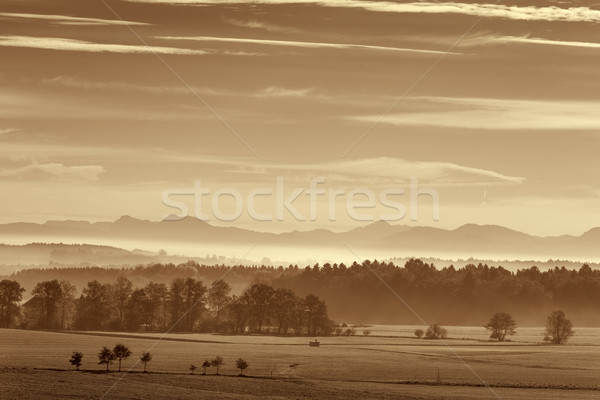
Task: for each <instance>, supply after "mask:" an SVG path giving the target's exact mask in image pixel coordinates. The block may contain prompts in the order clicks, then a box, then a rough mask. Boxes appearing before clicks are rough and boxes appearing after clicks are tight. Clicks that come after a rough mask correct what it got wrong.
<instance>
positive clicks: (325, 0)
mask: <svg viewBox="0 0 600 400" xmlns="http://www.w3.org/2000/svg"><path fill="white" fill-rule="evenodd" d="M127 1H130V2H135V3H157V4H158V3H161V4H172V5H198V4H314V5H318V6H323V7H341V8H361V9H364V10H368V11H375V12H394V13H414V14H425V13H427V14H463V15H473V16H479V17H488V18H507V19H512V20H521V21H568V22H598V21H600V10H594V9H591V8H589V7H569V8H563V7H557V6H546V7H535V6H517V5H510V6H509V5H503V4H484V3H458V2H457V3H455V2H439V3H438V2H431V1H430V2H410V3H396V2H391V1H361V0H321V1H319V0H245V1H244V0H174V1H170V0H127Z"/></svg>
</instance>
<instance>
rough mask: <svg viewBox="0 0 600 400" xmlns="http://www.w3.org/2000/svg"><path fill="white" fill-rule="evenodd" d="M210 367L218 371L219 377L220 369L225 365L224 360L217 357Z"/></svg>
mask: <svg viewBox="0 0 600 400" xmlns="http://www.w3.org/2000/svg"><path fill="white" fill-rule="evenodd" d="M210 365H211V366H213V367H215V368H216V369H217V375H219V367H220V366H221V365H223V358H222V357H219V356H217V357H215V358H214V360H212V361H211V362H210Z"/></svg>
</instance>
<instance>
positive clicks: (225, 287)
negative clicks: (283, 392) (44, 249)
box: [0, 276, 334, 336]
mask: <svg viewBox="0 0 600 400" xmlns="http://www.w3.org/2000/svg"><path fill="white" fill-rule="evenodd" d="M24 291H25V289H24V288H22V287H21V286H20V284H19V283H18V282H16V281H10V280H3V281H1V282H0V310H1V311H2V314H1V317H2V323H3V325H2V326H4V327H9V326H14V327H21V328H31V329H76V330H112V331H123V330H126V331H166V330H169V331H173V332H222V333H230V334H243V333H258V334H264V333H270V334H279V335H297V336H300V335H310V336H316V335H328V334H330V333H331V332H332V330H333V328H334V324H333V322H332V321H331V320H330V319H329V316H328V312H327V305H326V304H325V302H324V301H323V300H322V299H320V298H318V297H317V296H314V295H312V294H309V295H307V296H304V297H300V296H298V295H296V294H295V293H294V292H293V291H292V290H290V289H286V288H278V289H275V288H273V287H272V286H269V285H266V284H262V283H257V284H253V285H251V286H249V287H248V288H246V289H245V290H244V291H243V292H242V293H241V294H240V295H238V296H236V295H232V294H231V287H230V285H229V284H228V283H227V282H225V281H224V280H222V279H219V280H216V281H214V282H213V283H212V284H211V285H210V286H207V285H206V284H205V283H204V282H202V281H201V280H199V279H194V278H187V279H183V278H176V279H174V280H173V281H172V282H171V283H170V284H169V285H167V284H165V283H155V282H149V283H148V284H146V285H145V286H143V287H134V285H133V283H132V282H131V281H130V280H129V279H127V278H126V277H123V276H121V277H118V278H117V279H116V281H115V282H112V283H100V282H99V281H97V280H93V281H90V282H88V283H87V285H86V286H85V287H84V288H83V289H82V291H81V294H80V296H79V297H76V292H77V291H76V288H75V287H74V286H73V285H72V284H71V283H70V282H69V281H58V280H56V279H54V280H49V281H43V282H39V283H37V284H36V285H35V287H34V288H33V290H32V291H31V294H32V296H33V297H32V298H31V299H30V300H29V301H27V302H26V303H25V304H23V305H19V302H20V301H21V300H22V296H23V293H24Z"/></svg>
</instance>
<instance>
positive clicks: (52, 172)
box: [0, 161, 104, 181]
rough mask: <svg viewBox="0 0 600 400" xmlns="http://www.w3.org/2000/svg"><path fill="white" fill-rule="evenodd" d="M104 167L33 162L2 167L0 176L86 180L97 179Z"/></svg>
mask: <svg viewBox="0 0 600 400" xmlns="http://www.w3.org/2000/svg"><path fill="white" fill-rule="evenodd" d="M103 172H104V167H102V166H99V165H75V166H66V165H64V164H61V163H45V164H38V163H37V162H35V161H33V162H31V164H28V165H25V166H20V167H15V168H0V178H19V179H38V178H42V179H43V178H44V177H48V176H50V177H51V178H53V179H57V180H86V181H96V180H98V177H99V175H100V174H102V173H103Z"/></svg>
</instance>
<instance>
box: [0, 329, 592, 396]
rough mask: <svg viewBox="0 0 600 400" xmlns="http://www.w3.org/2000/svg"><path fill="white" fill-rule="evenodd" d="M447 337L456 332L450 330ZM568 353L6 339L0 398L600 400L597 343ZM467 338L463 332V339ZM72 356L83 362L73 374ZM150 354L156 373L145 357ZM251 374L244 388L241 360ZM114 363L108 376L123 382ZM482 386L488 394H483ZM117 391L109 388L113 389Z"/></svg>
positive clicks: (351, 340) (424, 345)
mask: <svg viewBox="0 0 600 400" xmlns="http://www.w3.org/2000/svg"><path fill="white" fill-rule="evenodd" d="M449 330H450V331H451V332H453V331H455V332H460V330H458V329H454V328H449ZM595 331H596V330H590V331H589V332H588V333H589V335H588V340H584V341H583V342H587V343H582V344H578V343H576V342H575V341H573V343H571V344H567V345H562V346H547V345H540V344H535V343H530V342H527V341H524V342H519V341H515V342H511V343H503V344H496V343H491V342H483V341H481V340H479V339H477V340H469V339H464V336H463V335H461V334H458V336H459V337H460V338H459V339H453V338H450V339H448V340H447V341H446V344H447V345H444V344H442V343H440V342H432V341H425V340H417V339H412V338H407V337H377V336H368V337H365V336H354V337H353V336H350V337H327V338H321V339H320V341H321V346H320V347H317V348H313V347H309V346H308V345H307V342H308V339H307V338H282V337H268V336H222V335H209V334H187V335H177V334H171V335H167V336H166V337H165V338H163V339H162V340H158V338H159V337H160V335H157V334H135V335H127V334H121V335H119V334H112V333H92V334H90V333H85V334H76V333H61V332H42V331H21V330H6V329H3V330H0V387H1V388H2V390H1V391H0V398H1V399H17V398H19V399H46V398H49V399H50V398H78V399H79V398H85V399H100V398H103V399H143V398H153V399H156V398H164V399H166V398H178V399H187V398H190V399H191V398H196V399H197V398H210V399H236V398H240V399H241V398H255V397H256V398H259V397H260V398H279V399H281V398H315V399H317V398H319V399H321V398H322V399H338V398H339V399H342V398H343V399H347V398H355V399H379V398H381V399H387V398H390V399H391V398H394V399H398V398H401V399H402V398H406V399H413V398H414V399H442V398H444V399H469V398H472V399H486V398H489V399H495V398H501V399H541V398H544V399H566V398H569V399H571V398H572V399H588V398H589V399H596V398H599V396H600V344H599V343H597V342H596V341H594V340H593V338H595V337H596V336H595V334H594V332H595ZM461 333H464V332H461ZM117 342H123V343H125V344H126V345H127V346H129V348H130V349H131V350H132V351H133V356H132V357H131V358H129V359H128V360H126V361H125V362H124V363H123V371H128V370H129V371H130V373H127V374H125V373H120V374H119V373H117V372H111V373H109V374H105V373H101V371H102V370H103V369H104V366H100V365H97V357H96V355H97V353H98V351H99V349H100V348H101V347H102V346H108V347H113V346H114V345H115V344H116V343H117ZM73 351H80V352H82V353H83V354H84V359H83V365H82V370H83V371H80V372H74V371H71V369H72V368H71V365H70V364H69V363H68V359H69V357H70V355H71V353H72V352H73ZM144 351H151V353H152V355H153V357H154V358H153V360H152V361H151V362H150V363H149V364H148V370H149V371H150V373H148V374H142V373H141V371H142V370H143V367H142V365H141V364H140V363H137V358H138V357H139V355H140V354H141V353H142V352H144ZM215 356H221V357H223V359H224V360H225V364H224V365H223V367H222V368H221V370H220V374H221V376H214V373H215V371H214V369H213V368H210V369H209V370H208V371H207V373H208V374H209V375H208V376H191V375H190V373H189V370H188V368H189V366H190V364H195V365H197V366H198V370H197V372H196V374H199V372H201V368H200V366H201V365H202V362H203V361H204V360H205V359H211V358H214V357H215ZM239 357H242V358H244V359H245V360H247V361H248V363H249V364H250V367H249V368H248V370H247V371H246V375H248V377H242V378H240V377H238V376H237V374H238V371H237V370H236V369H235V360H236V359H237V358H239ZM116 368H117V365H116V363H115V364H113V365H111V370H112V371H115V370H116ZM482 381H484V382H485V383H486V384H487V385H489V386H490V387H489V388H488V387H485V386H484V384H483V383H482ZM111 388H112V389H111Z"/></svg>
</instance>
